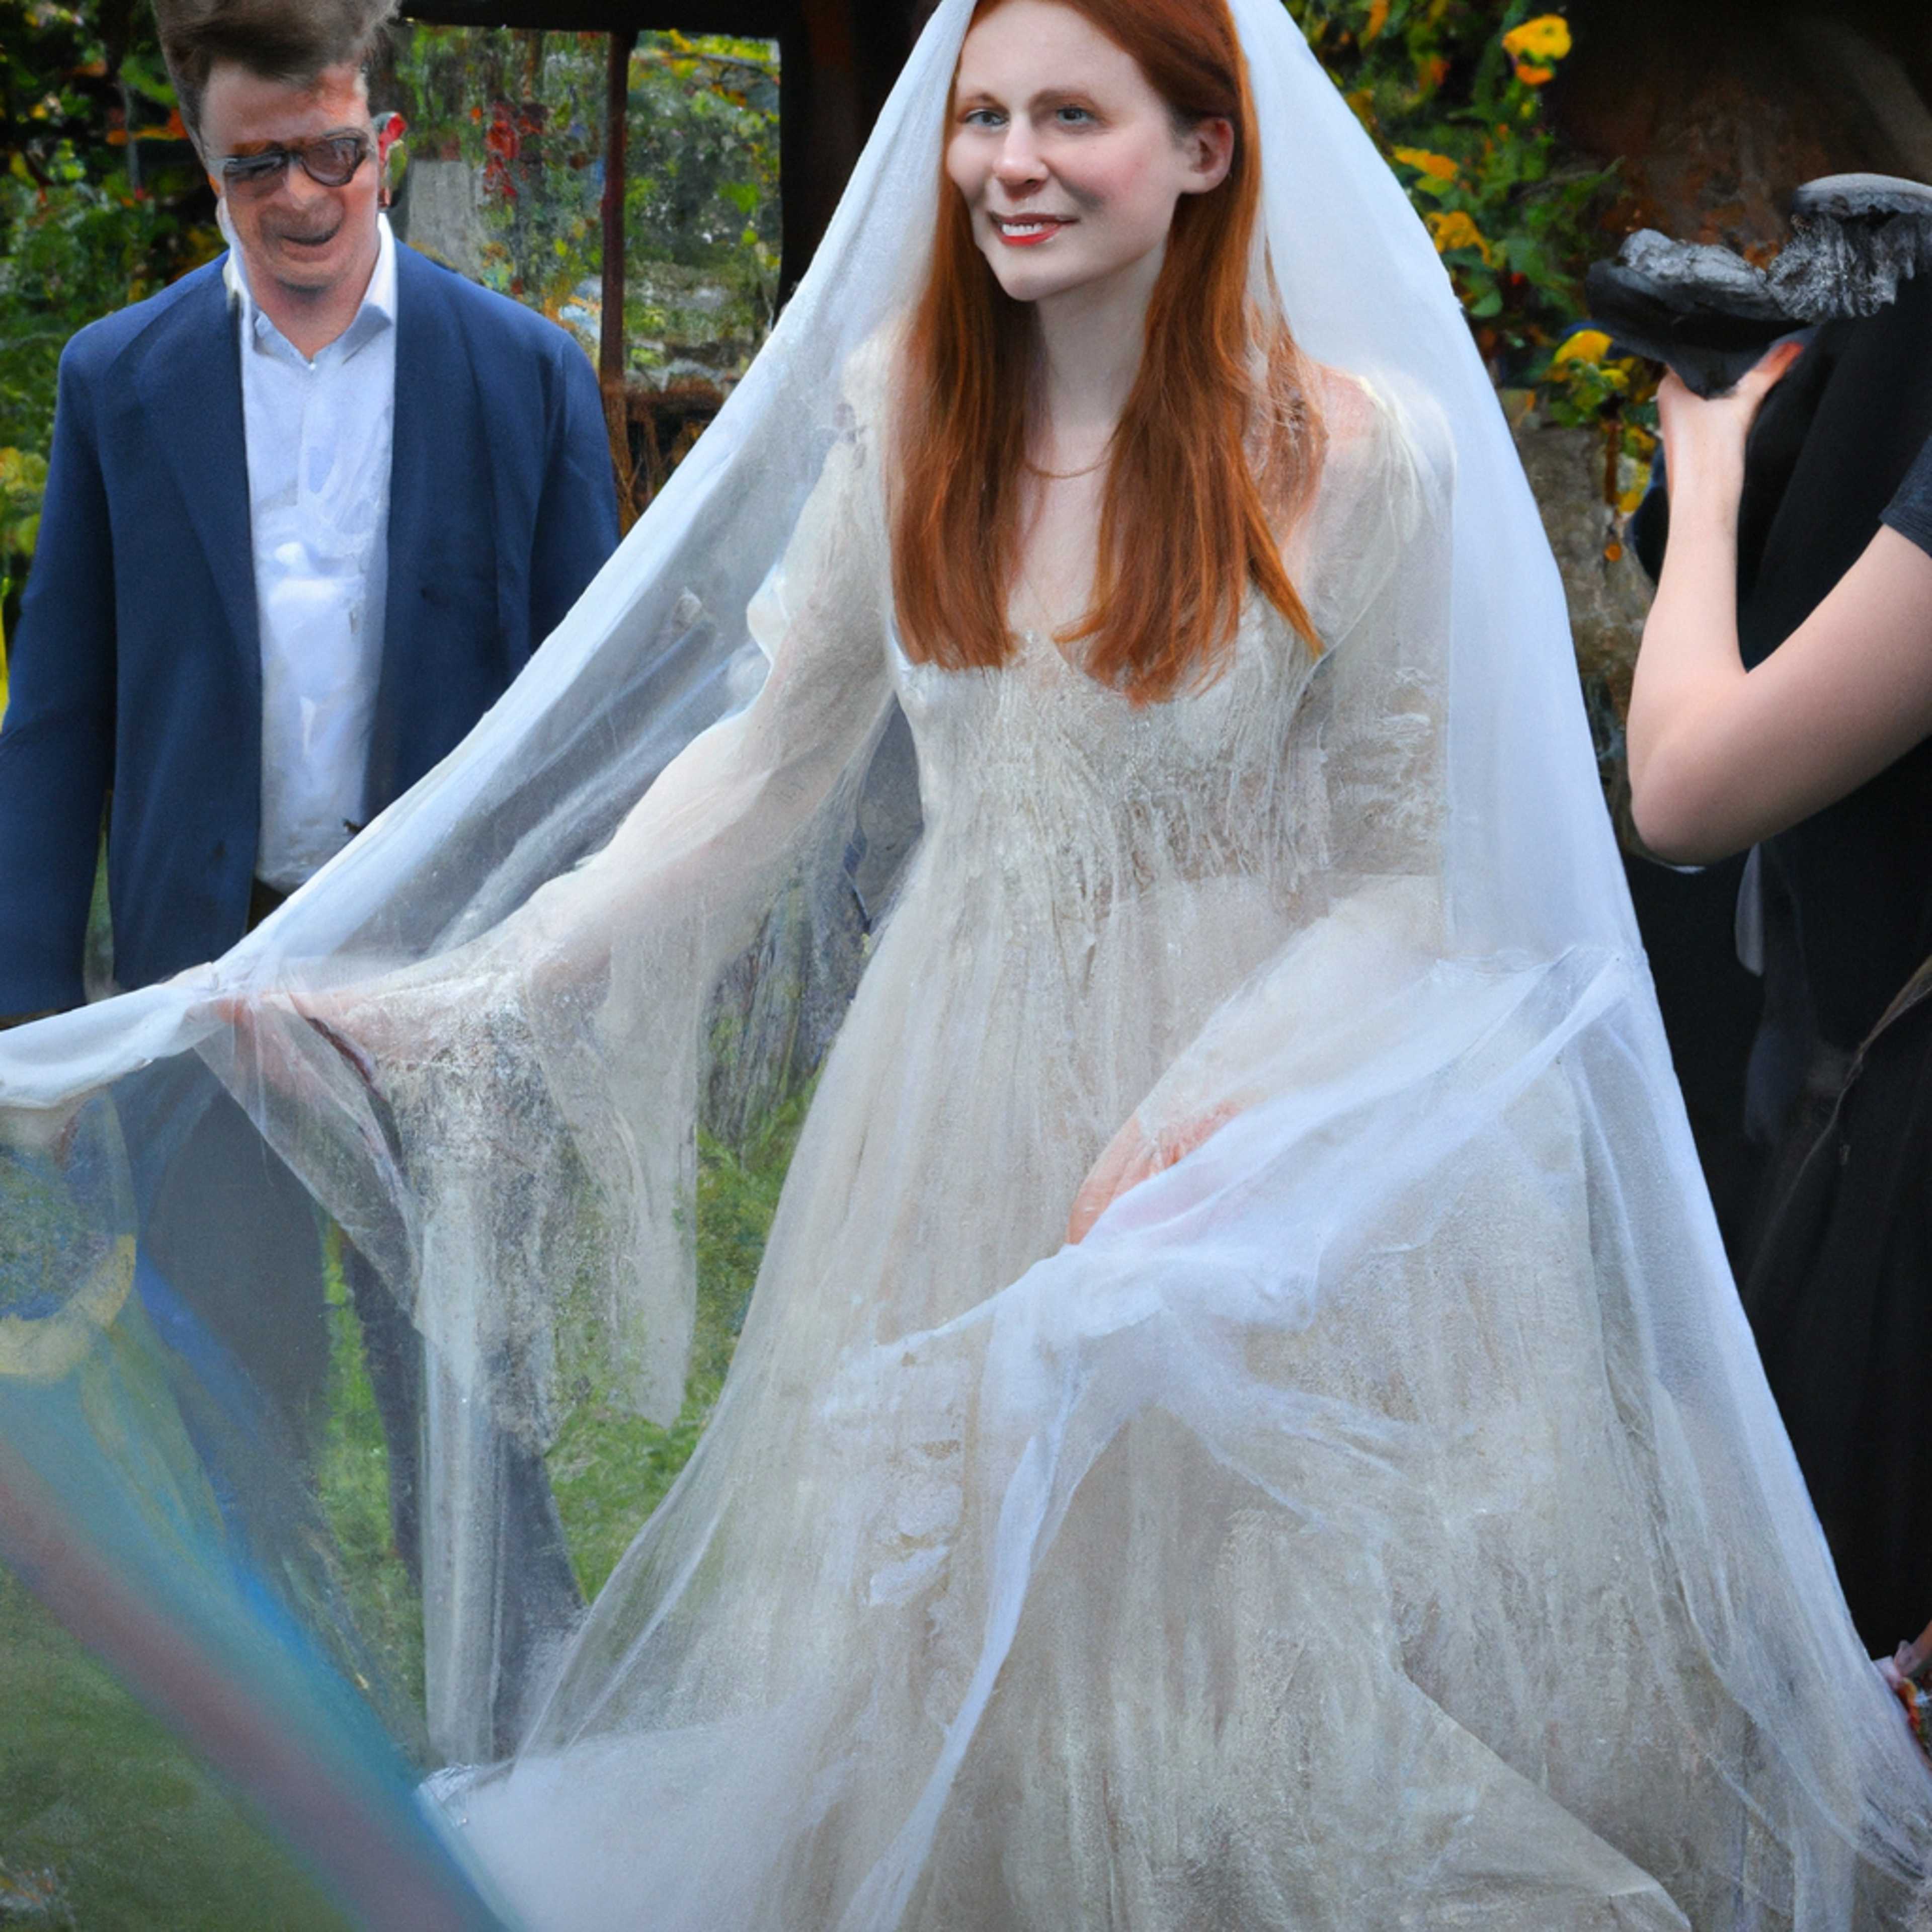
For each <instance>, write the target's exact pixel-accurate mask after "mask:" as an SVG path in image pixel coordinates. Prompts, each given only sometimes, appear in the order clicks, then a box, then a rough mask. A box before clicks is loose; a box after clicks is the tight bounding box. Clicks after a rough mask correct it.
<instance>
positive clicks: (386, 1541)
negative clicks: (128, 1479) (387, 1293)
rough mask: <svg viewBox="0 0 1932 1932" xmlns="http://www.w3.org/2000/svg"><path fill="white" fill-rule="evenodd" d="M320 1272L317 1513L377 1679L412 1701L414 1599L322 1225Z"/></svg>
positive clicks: (352, 1320) (377, 1421) (417, 1673)
mask: <svg viewBox="0 0 1932 1932" xmlns="http://www.w3.org/2000/svg"><path fill="white" fill-rule="evenodd" d="M323 1282H324V1290H325V1293H326V1297H327V1300H328V1304H329V1421H328V1425H327V1427H326V1429H325V1430H324V1431H323V1439H322V1446H321V1453H320V1456H319V1457H318V1458H317V1469H316V1481H317V1487H318V1489H319V1490H320V1493H321V1496H322V1507H323V1514H324V1515H325V1516H326V1517H327V1518H328V1520H329V1529H331V1531H332V1532H333V1533H334V1535H335V1547H336V1550H337V1552H338V1556H339V1557H340V1559H341V1561H340V1569H339V1574H340V1576H341V1583H342V1588H343V1594H344V1596H345V1597H346V1598H347V1600H348V1604H349V1610H350V1615H351V1616H352V1618H353V1620H354V1622H355V1625H356V1631H357V1632H358V1633H359V1634H360V1636H361V1637H362V1640H363V1641H364V1642H365V1643H366V1644H367V1645H368V1647H369V1649H370V1652H371V1655H372V1658H373V1659H374V1662H375V1664H376V1665H377V1667H378V1668H380V1670H381V1671H382V1673H383V1676H384V1677H385V1678H386V1680H387V1681H386V1685H385V1688H386V1690H388V1691H390V1692H391V1693H392V1694H394V1695H395V1696H396V1697H400V1698H401V1699H402V1700H404V1702H405V1703H407V1704H408V1705H409V1706H410V1708H412V1709H416V1710H420V1709H422V1701H423V1635H422V1597H421V1596H420V1595H419V1593H418V1592H417V1590H416V1586H414V1585H413V1583H411V1582H410V1574H409V1571H407V1569H406V1568H404V1564H403V1559H402V1558H401V1556H399V1555H398V1553H397V1551H396V1548H395V1544H394V1543H393V1542H392V1541H391V1540H390V1534H389V1447H388V1445H387V1444H386V1442H384V1440H383V1424H382V1418H381V1417H380V1415H378V1413H377V1409H376V1392H375V1391H374V1388H372V1387H371V1385H370V1381H369V1376H368V1370H366V1369H365V1367H364V1366H363V1357H362V1331H361V1329H360V1328H359V1326H358V1325H357V1322H356V1311H355V1308H354V1306H353V1304H352V1303H351V1301H350V1295H349V1289H348V1285H347V1283H346V1282H345V1281H344V1280H343V1277H342V1239H341V1229H338V1228H334V1227H332V1228H331V1229H329V1238H328V1240H327V1241H326V1243H325V1244H324V1247H323ZM365 1688H366V1687H365Z"/></svg>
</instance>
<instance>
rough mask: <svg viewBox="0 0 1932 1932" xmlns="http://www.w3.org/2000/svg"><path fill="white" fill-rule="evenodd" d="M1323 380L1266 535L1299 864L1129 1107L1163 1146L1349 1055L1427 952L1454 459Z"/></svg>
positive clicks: (1441, 788)
mask: <svg viewBox="0 0 1932 1932" xmlns="http://www.w3.org/2000/svg"><path fill="white" fill-rule="evenodd" d="M1326 389H1327V395H1326V396H1325V415H1326V419H1327V426H1328V439H1329V443H1328V455H1327V458H1326V460H1325V465H1324V469H1323V473H1322V481H1321V484H1320V487H1319V490H1318V492H1317V493H1316V497H1315V499H1314V501H1313V503H1312V505H1310V509H1309V511H1307V514H1305V515H1304V517H1303V518H1302V519H1301V522H1300V523H1299V524H1298V526H1297V527H1296V528H1295V530H1294V531H1293V532H1292V535H1291V536H1290V538H1289V541H1288V542H1287V544H1286V545H1285V546H1284V550H1285V553H1286V557H1287V559H1288V562H1289V568H1290V572H1291V574H1292V577H1293V578H1294V580H1295V583H1297V585H1298V586H1300V587H1301V590H1302V593H1303V596H1304V600H1305V601H1306V602H1307V605H1308V607H1309V613H1310V616H1311V617H1312V618H1313V620H1314V624H1315V628H1316V633H1317V634H1318V635H1319V637H1320V638H1321V640H1322V646H1323V649H1322V657H1321V659H1320V661H1319V663H1318V664H1317V665H1316V670H1315V672H1314V674H1313V676H1312V677H1311V679H1310V682H1309V687H1308V691H1307V696H1306V697H1305V698H1304V700H1303V702H1302V703H1301V706H1300V709H1298V712H1297V714H1296V715H1295V720H1294V722H1293V724H1292V727H1291V730H1290V732H1289V741H1288V742H1287V744H1286V745H1285V746H1284V748H1283V757H1284V758H1285V759H1286V760H1287V761H1288V763H1289V766H1290V767H1291V769H1292V772H1293V774H1294V776H1295V790H1296V791H1297V793H1298V796H1299V797H1300V799H1301V800H1302V801H1303V806H1302V808H1303V810H1304V811H1305V812H1306V814H1307V816H1308V817H1309V819H1310V821H1311V823H1310V824H1309V825H1308V826H1307V827H1306V828H1305V829H1304V838H1305V839H1306V842H1307V851H1308V854H1309V857H1308V859H1307V861H1305V862H1304V865H1303V868H1302V876H1301V879H1300V880H1299V882H1298V885H1297V887H1296V889H1295V895H1294V919H1293V926H1294V930H1293V932H1292V937H1291V938H1289V941H1288V942H1287V944H1286V945H1285V946H1284V947H1283V949H1282V950H1281V951H1280V953H1278V954H1277V956H1275V957H1274V959H1272V960H1271V961H1270V962H1268V964H1267V965H1265V966H1264V967H1263V968H1262V969H1261V970H1260V971H1259V972H1257V973H1256V974H1255V975H1253V977H1251V978H1250V980H1249V981H1248V982H1247V984H1246V985H1244V986H1243V987H1241V989H1239V990H1238V992H1236V993H1235V995H1233V996H1232V998H1230V999H1229V1001H1226V1003H1225V1004H1224V1005H1223V1007H1221V1008H1220V1010H1219V1011H1218V1012H1217V1013H1216V1014H1215V1015H1214V1016H1213V1018H1212V1019H1211V1020H1210V1021H1209V1022H1208V1025H1206V1026H1205V1028H1203V1030H1202V1032H1201V1034H1199V1036H1198V1037H1197V1038H1196V1040H1195V1041H1194V1042H1193V1043H1192V1045H1191V1046H1190V1047H1189V1048H1188V1049H1187V1051H1186V1052H1184V1053H1183V1054H1182V1055H1181V1057H1180V1058H1179V1059H1178V1061H1176V1062H1175V1064H1174V1065H1173V1066H1172V1067H1171V1068H1170V1069H1169V1071H1168V1073H1166V1075H1165V1076H1163V1078H1162V1079H1161V1080H1160V1082H1158V1083H1157V1085H1156V1086H1155V1088H1154V1090H1153V1091H1151V1093H1150V1094H1148V1097H1146V1099H1145V1101H1144V1102H1143V1103H1142V1106H1141V1107H1140V1108H1139V1110H1138V1112H1139V1123H1140V1126H1141V1128H1142V1132H1143V1133H1145V1135H1146V1136H1147V1138H1148V1141H1149V1142H1151V1143H1152V1144H1153V1145H1154V1146H1155V1147H1156V1148H1157V1149H1163V1150H1166V1151H1167V1152H1168V1153H1169V1155H1170V1157H1174V1156H1178V1153H1180V1152H1182V1151H1185V1150H1186V1148H1187V1146H1189V1145H1192V1144H1193V1142H1196V1141H1197V1140H1198V1139H1199V1137H1200V1133H1201V1130H1202V1127H1204V1126H1208V1125H1211V1124H1214V1122H1216V1121H1219V1120H1222V1119H1225V1118H1228V1117H1229V1116H1230V1115H1232V1114H1233V1113H1235V1112H1239V1111H1241V1109H1244V1108H1246V1107H1248V1106H1253V1105H1254V1104H1255V1103H1257V1102H1258V1101H1259V1100H1263V1099H1265V1098H1266V1097H1268V1096H1269V1095H1271V1094H1276V1093H1279V1092H1281V1091H1285V1090H1286V1089H1287V1088H1290V1087H1292V1086H1295V1085H1305V1084H1307V1083H1308V1082H1313V1081H1316V1080H1319V1079H1322V1078H1324V1077H1325V1076H1326V1075H1327V1074H1328V1073H1331V1072H1340V1071H1341V1070H1344V1069H1345V1068H1346V1067H1350V1066H1352V1065H1354V1064H1357V1062H1358V1058H1359V1056H1360V1055H1361V1052H1362V1048H1363V1041H1362V1040H1361V1033H1360V1027H1361V1021H1362V1016H1364V1015H1366V1014H1367V1013H1370V1012H1371V1011H1372V1010H1373V1009H1374V1008H1375V1007H1376V1006H1377V1005H1378V1004H1379V1003H1380V1002H1381V1001H1385V1000H1388V999H1393V998H1396V997H1397V995H1399V994H1400V991H1401V989H1403V987H1405V986H1409V985H1410V984H1412V983H1413V980H1414V979H1415V976H1416V975H1417V974H1418V973H1421V972H1423V971H1427V967H1428V965H1429V963H1430V962H1431V961H1432V960H1433V959H1435V958H1436V957H1437V956H1439V952H1440V950H1441V945H1442V923H1443V921H1442V864H1443V856H1442V855H1443V819H1444V812H1445V785H1444V765H1445V731H1446V720H1445V716H1444V714H1443V705H1442V694H1443V689H1444V682H1445V672H1446V655H1447V647H1448V646H1447V640H1448V622H1449V613H1448V605H1449V589H1450V586H1449V563H1448V555H1449V552H1448V536H1449V511H1450V502H1451V491H1452V484H1453V458H1452V455H1451V452H1450V450H1449V447H1448V442H1447V439H1446V437H1444V436H1442V434H1441V433H1440V431H1439V428H1437V427H1436V425H1434V424H1433V422H1431V420H1430V417H1429V416H1428V415H1427V413H1424V411H1423V410H1412V409H1408V408H1405V407H1403V406H1402V405H1401V404H1398V403H1397V401H1395V400H1394V399H1393V398H1390V397H1388V396H1387V395H1383V394H1382V393H1380V392H1378V391H1376V390H1375V389H1372V388H1370V387H1369V386H1367V385H1366V384H1363V383H1356V382H1355V381H1353V380H1349V379H1346V378H1343V377H1337V376H1335V375H1334V374H1330V375H1329V377H1328V380H1327V384H1326Z"/></svg>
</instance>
